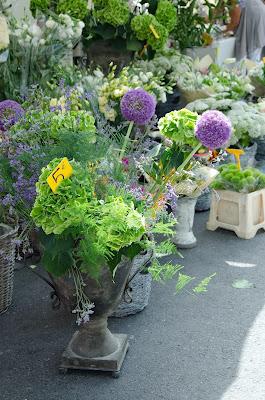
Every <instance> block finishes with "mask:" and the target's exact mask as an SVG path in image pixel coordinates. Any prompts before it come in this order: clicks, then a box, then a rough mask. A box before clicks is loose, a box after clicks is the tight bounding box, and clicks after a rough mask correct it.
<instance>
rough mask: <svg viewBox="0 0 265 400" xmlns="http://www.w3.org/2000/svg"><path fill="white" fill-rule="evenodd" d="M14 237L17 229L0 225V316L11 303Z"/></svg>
mask: <svg viewBox="0 0 265 400" xmlns="http://www.w3.org/2000/svg"><path fill="white" fill-rule="evenodd" d="M16 235H17V228H16V229H13V228H11V227H9V226H7V225H4V224H0V314H1V313H3V312H5V311H6V310H7V309H8V307H9V306H10V304H11V302H12V294H13V275H14V264H15V243H14V238H15V237H16Z"/></svg>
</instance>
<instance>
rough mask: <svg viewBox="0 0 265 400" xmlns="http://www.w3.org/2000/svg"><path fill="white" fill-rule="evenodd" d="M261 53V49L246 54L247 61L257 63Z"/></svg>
mask: <svg viewBox="0 0 265 400" xmlns="http://www.w3.org/2000/svg"><path fill="white" fill-rule="evenodd" d="M261 52H262V47H261V48H258V49H256V50H254V51H252V52H251V53H249V54H248V58H249V60H252V61H256V62H259V61H260V59H261Z"/></svg>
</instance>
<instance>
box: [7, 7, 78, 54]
mask: <svg viewBox="0 0 265 400" xmlns="http://www.w3.org/2000/svg"><path fill="white" fill-rule="evenodd" d="M83 28H84V23H83V22H82V21H76V20H73V19H72V18H71V17H70V16H69V15H67V14H60V15H59V16H58V17H56V19H53V18H52V17H49V18H48V19H47V20H45V19H44V20H33V22H32V23H26V22H23V23H22V24H21V25H20V24H19V22H18V21H16V23H15V26H14V27H13V30H12V32H11V33H12V35H14V36H16V37H17V38H18V43H19V44H20V45H21V46H24V45H32V46H34V47H37V46H44V45H49V44H53V43H58V42H61V43H63V44H64V45H65V46H66V47H72V46H73V45H74V44H76V42H77V41H78V40H79V39H80V37H81V35H82V30H83Z"/></svg>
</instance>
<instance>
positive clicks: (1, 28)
mask: <svg viewBox="0 0 265 400" xmlns="http://www.w3.org/2000/svg"><path fill="white" fill-rule="evenodd" d="M8 45H9V32H8V26H7V22H6V18H5V17H4V16H3V15H0V51H1V50H4V49H6V48H7V47H8Z"/></svg>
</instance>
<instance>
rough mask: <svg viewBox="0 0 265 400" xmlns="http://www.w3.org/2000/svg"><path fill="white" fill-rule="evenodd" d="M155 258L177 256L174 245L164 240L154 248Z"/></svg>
mask: <svg viewBox="0 0 265 400" xmlns="http://www.w3.org/2000/svg"><path fill="white" fill-rule="evenodd" d="M155 252H156V257H158V258H159V257H164V256H167V255H170V254H179V253H178V251H177V248H176V245H175V244H174V243H172V242H171V240H169V239H168V240H164V241H163V242H160V243H158V244H157V245H156V247H155Z"/></svg>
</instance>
